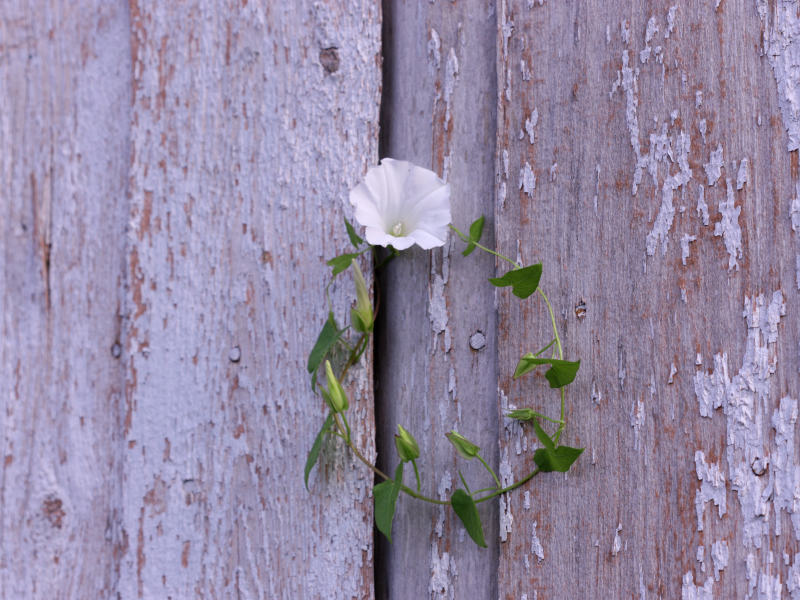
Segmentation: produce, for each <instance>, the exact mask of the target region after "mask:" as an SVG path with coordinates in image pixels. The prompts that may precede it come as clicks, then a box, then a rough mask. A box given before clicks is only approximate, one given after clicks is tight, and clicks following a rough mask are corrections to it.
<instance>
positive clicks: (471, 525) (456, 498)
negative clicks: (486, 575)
mask: <svg viewBox="0 0 800 600" xmlns="http://www.w3.org/2000/svg"><path fill="white" fill-rule="evenodd" d="M450 503H451V504H452V505H453V510H454V511H455V513H456V514H457V515H458V518H459V519H461V522H462V523H463V524H464V528H465V529H466V530H467V533H468V534H469V537H471V538H472V541H474V542H475V543H476V544H478V546H480V547H481V548H486V540H485V539H484V537H483V527H482V526H481V517H480V515H479V514H478V507H477V506H475V501H474V500H473V499H472V496H470V495H469V494H467V493H466V492H465V491H464V490H456V491H455V493H453V496H452V497H451V498H450Z"/></svg>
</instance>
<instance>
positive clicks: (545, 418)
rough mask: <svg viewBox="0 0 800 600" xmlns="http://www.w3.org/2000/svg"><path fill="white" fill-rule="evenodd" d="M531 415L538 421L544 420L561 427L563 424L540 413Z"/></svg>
mask: <svg viewBox="0 0 800 600" xmlns="http://www.w3.org/2000/svg"><path fill="white" fill-rule="evenodd" d="M506 410H510V409H508V408H507V409H506ZM532 414H533V416H534V417H539V418H540V419H544V420H545V421H550V422H551V423H556V424H558V425H562V424H563V423H564V421H558V420H556V419H551V418H550V417H546V416H544V415H543V414H541V413H537V412H535V413H532Z"/></svg>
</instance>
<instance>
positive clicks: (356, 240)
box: [344, 217, 364, 248]
mask: <svg viewBox="0 0 800 600" xmlns="http://www.w3.org/2000/svg"><path fill="white" fill-rule="evenodd" d="M344 226H345V227H347V237H349V238H350V243H351V244H353V246H355V247H356V248H358V247H359V246H360V245H361V244H363V243H364V240H362V239H361V238H360V237H358V234H357V233H356V230H355V229H353V226H352V225H350V222H349V221H348V220H347V217H345V219H344Z"/></svg>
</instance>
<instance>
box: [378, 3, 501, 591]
mask: <svg viewBox="0 0 800 600" xmlns="http://www.w3.org/2000/svg"><path fill="white" fill-rule="evenodd" d="M385 6H386V8H385V10H386V13H385V15H384V56H385V63H384V70H385V80H384V82H385V83H384V85H385V90H384V99H385V100H384V106H383V109H382V116H381V132H382V133H381V135H382V150H381V154H382V155H383V156H388V157H391V158H397V159H403V160H410V161H412V162H414V163H416V164H419V165H421V166H423V167H426V168H430V169H432V170H434V171H435V172H437V173H438V174H440V175H441V176H443V177H444V178H446V179H448V180H449V182H450V184H451V190H452V194H451V203H452V210H453V218H454V221H455V223H456V225H458V226H459V227H460V228H461V229H462V230H464V231H466V230H467V229H468V227H469V224H470V223H471V222H472V221H473V220H475V219H477V218H478V217H479V216H480V215H481V214H485V215H486V218H487V221H486V227H485V232H486V237H485V240H486V241H487V243H489V244H493V240H492V230H493V226H492V220H493V196H494V143H495V142H494V138H495V122H496V113H495V108H494V107H495V100H494V97H495V94H494V90H495V79H494V72H495V64H494V45H495V34H494V27H495V21H496V20H495V16H494V11H493V7H492V4H491V3H490V4H489V5H487V3H485V2H478V1H467V2H459V3H450V2H437V3H428V2H424V3H414V2H388V3H385ZM463 248H464V245H463V244H462V243H461V242H460V241H458V240H456V239H453V238H452V237H451V239H450V240H449V242H448V243H447V244H445V246H444V247H443V248H442V249H436V250H433V251H431V252H425V251H422V250H420V249H419V248H416V247H415V248H413V249H410V250H408V251H405V252H404V253H403V254H402V256H401V257H400V258H399V259H396V260H395V261H394V262H393V263H391V264H390V265H389V267H388V268H387V270H386V272H385V274H382V276H381V279H380V282H381V290H382V297H381V314H380V315H379V323H378V326H377V327H378V332H379V333H378V336H379V337H377V338H376V339H377V340H378V341H377V347H376V363H375V364H376V367H375V368H376V378H377V382H378V383H377V390H376V394H377V398H376V404H377V407H376V410H377V411H378V419H379V424H378V426H379V431H380V435H379V438H380V440H382V441H381V446H380V448H379V459H380V461H381V463H380V464H381V468H383V469H389V470H390V471H391V470H392V469H393V468H394V466H395V465H396V461H397V452H396V450H395V448H394V434H395V433H396V432H397V431H396V425H397V424H398V423H399V424H401V425H403V427H406V428H407V429H409V431H411V432H412V434H413V435H415V436H416V438H417V440H418V441H419V444H420V448H421V451H422V460H421V461H420V463H419V465H420V469H421V475H422V490H423V492H424V493H425V494H426V495H428V496H429V497H433V498H440V497H444V498H445V499H447V498H449V496H450V494H451V493H452V492H453V491H454V489H455V488H456V487H461V483H460V481H459V476H458V470H459V469H461V470H462V472H463V473H464V476H465V477H466V478H467V480H468V482H470V485H471V486H474V487H473V489H479V488H481V487H485V486H486V485H489V484H490V482H491V476H490V475H489V474H488V473H487V472H486V471H485V470H484V469H483V467H482V466H481V465H480V463H479V462H478V461H472V462H470V463H467V462H465V461H463V460H461V459H459V458H457V456H456V454H455V452H454V450H453V448H452V446H451V445H450V443H449V442H448V441H447V439H446V438H445V437H444V434H445V433H447V432H449V431H450V430H451V429H456V430H458V431H460V432H461V433H463V434H464V435H466V436H467V437H468V438H469V439H471V440H473V441H474V442H475V443H476V444H478V445H479V446H481V447H482V448H483V455H484V456H485V457H486V458H487V460H488V461H489V463H490V464H492V465H494V467H495V468H496V467H497V464H498V457H497V411H496V404H497V402H496V397H497V386H496V345H495V338H496V324H495V310H494V293H493V290H492V288H491V287H490V286H489V284H488V283H487V282H486V278H487V277H491V276H493V275H494V266H493V265H494V262H493V261H492V260H491V259H490V258H489V257H488V256H487V255H481V254H480V253H478V252H476V253H474V254H472V255H471V256H468V257H462V256H461V254H460V252H461V250H463ZM475 334H479V335H477V336H476V337H475V339H474V340H473V344H474V346H475V348H477V349H474V348H473V347H471V345H470V338H471V337H472V336H473V335H475ZM390 471H385V472H390ZM484 484H485V485H484ZM479 512H480V515H481V519H482V521H483V526H484V529H485V534H486V539H487V540H490V543H489V548H487V549H481V548H478V547H477V546H476V545H475V544H474V543H473V542H472V540H470V538H469V536H468V535H466V533H465V531H464V528H463V527H462V525H461V523H460V522H459V521H458V519H457V518H456V516H455V514H454V513H453V512H452V510H450V509H449V508H448V509H444V508H441V507H437V506H434V505H430V504H424V503H422V502H420V501H417V500H413V499H411V498H409V497H407V496H404V497H402V498H400V501H399V503H398V509H397V514H396V516H395V523H394V534H393V539H394V546H390V545H389V544H388V542H387V541H386V540H385V539H384V538H382V537H381V538H380V539H379V542H378V543H379V544H380V546H379V547H380V559H379V563H380V564H379V565H378V567H377V574H376V577H377V578H378V579H379V582H378V586H379V597H388V598H453V597H456V598H461V597H463V598H467V597H469V598H494V597H495V596H496V589H497V588H496V569H497V551H498V547H497V544H496V543H494V542H493V540H496V539H497V531H498V511H497V504H496V502H486V503H483V504H481V505H480V511H479Z"/></svg>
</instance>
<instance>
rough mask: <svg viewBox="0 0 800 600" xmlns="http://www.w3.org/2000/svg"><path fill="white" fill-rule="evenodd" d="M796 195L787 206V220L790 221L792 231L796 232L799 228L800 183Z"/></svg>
mask: <svg viewBox="0 0 800 600" xmlns="http://www.w3.org/2000/svg"><path fill="white" fill-rule="evenodd" d="M796 190H797V192H796V193H797V195H796V196H795V197H794V198H792V203H791V205H790V206H789V218H790V219H791V221H792V231H797V229H798V227H800V183H798V184H797V188H796Z"/></svg>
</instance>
